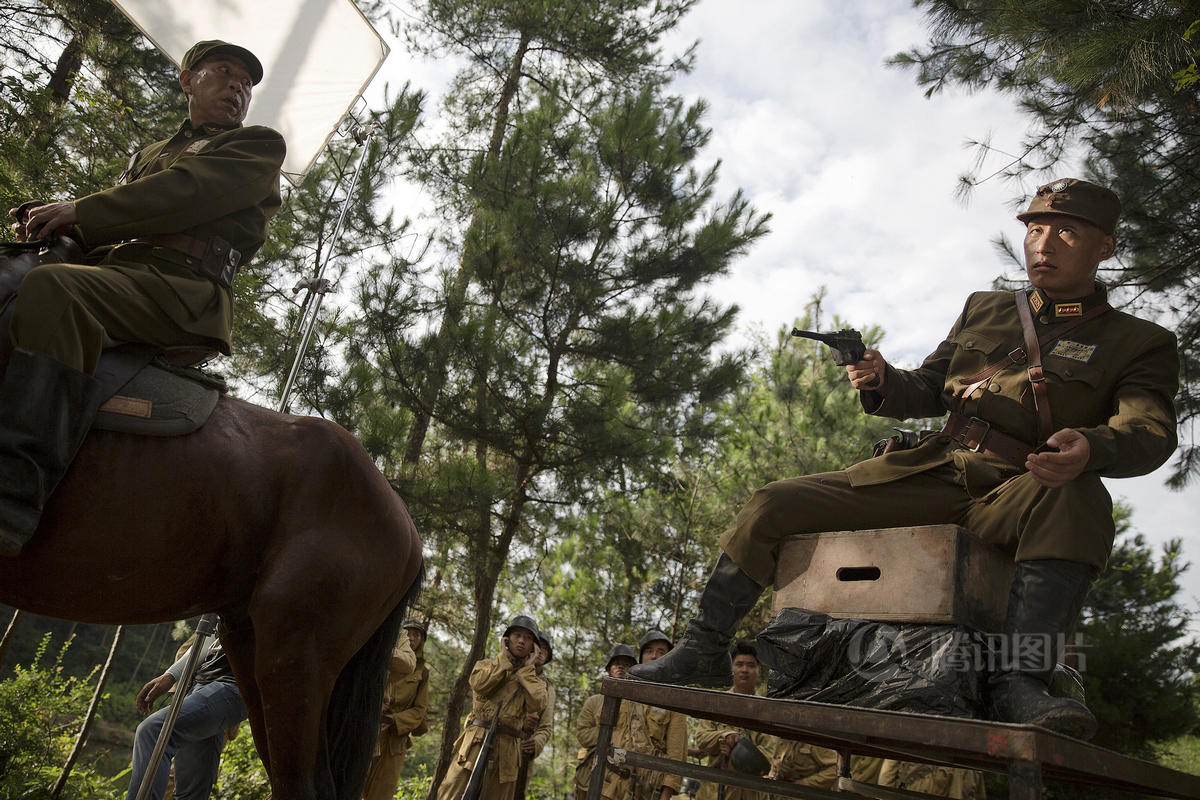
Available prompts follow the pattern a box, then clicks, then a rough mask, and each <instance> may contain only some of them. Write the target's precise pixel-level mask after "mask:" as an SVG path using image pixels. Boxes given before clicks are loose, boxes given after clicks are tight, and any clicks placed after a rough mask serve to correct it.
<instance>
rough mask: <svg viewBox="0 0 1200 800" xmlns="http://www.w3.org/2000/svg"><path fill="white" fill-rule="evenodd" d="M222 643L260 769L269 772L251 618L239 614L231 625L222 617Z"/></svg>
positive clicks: (265, 730) (269, 766) (269, 765)
mask: <svg viewBox="0 0 1200 800" xmlns="http://www.w3.org/2000/svg"><path fill="white" fill-rule="evenodd" d="M221 644H222V646H223V647H224V648H225V655H226V657H228V658H229V664H230V666H232V667H233V675H234V677H235V678H237V682H238V690H239V691H240V692H241V693H242V702H243V703H245V705H246V716H247V717H248V718H249V720H250V732H251V733H252V734H253V735H254V742H255V745H256V746H257V749H258V753H259V757H260V758H261V759H262V762H263V768H264V769H265V770H266V771H267V774H268V775H269V774H271V764H270V761H269V760H268V759H269V756H270V754H269V753H268V752H267V748H266V741H267V729H266V725H265V723H264V722H263V708H262V695H261V694H260V693H259V691H258V683H257V681H256V680H255V677H254V655H255V654H254V627H253V626H252V625H251V624H250V620H249V619H247V618H245V617H242V618H241V619H236V620H235V621H234V622H233V623H232V624H230V622H229V621H227V617H225V616H222V617H221Z"/></svg>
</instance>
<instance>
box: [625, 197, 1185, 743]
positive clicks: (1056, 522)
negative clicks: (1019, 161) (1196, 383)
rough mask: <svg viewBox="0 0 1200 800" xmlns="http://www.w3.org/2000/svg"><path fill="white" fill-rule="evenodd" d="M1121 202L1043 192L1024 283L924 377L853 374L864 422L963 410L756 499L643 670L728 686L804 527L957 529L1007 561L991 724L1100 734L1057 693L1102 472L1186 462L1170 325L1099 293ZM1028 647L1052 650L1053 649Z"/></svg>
mask: <svg viewBox="0 0 1200 800" xmlns="http://www.w3.org/2000/svg"><path fill="white" fill-rule="evenodd" d="M1120 212H1121V204H1120V201H1119V200H1118V198H1117V196H1116V195H1115V194H1114V193H1113V192H1112V191H1110V190H1109V189H1107V188H1105V187H1102V186H1098V185H1096V184H1094V183H1089V182H1087V181H1082V180H1076V179H1071V178H1067V179H1062V180H1057V181H1053V182H1051V183H1048V184H1046V185H1044V186H1042V187H1040V188H1039V189H1038V190H1037V193H1036V194H1035V195H1034V197H1033V199H1032V201H1031V202H1030V204H1029V208H1028V209H1027V210H1026V211H1024V212H1023V213H1021V214H1019V215H1018V216H1017V218H1018V219H1019V220H1020V221H1021V222H1023V223H1024V224H1025V226H1026V230H1025V239H1024V251H1025V269H1026V274H1027V276H1028V278H1029V283H1030V286H1029V287H1028V288H1026V289H1023V290H1021V291H1018V292H1016V293H1012V292H994V291H986V292H976V293H974V294H972V295H971V296H970V297H968V298H967V302H966V306H965V307H964V308H963V311H962V313H961V314H960V315H959V318H958V320H957V321H956V322H955V323H954V326H953V327H952V328H951V330H950V333H949V335H948V336H947V337H946V339H945V340H944V341H943V342H942V343H941V344H940V345H938V347H937V349H936V350H934V351H933V353H932V354H930V355H929V356H928V357H927V358H926V359H925V361H924V363H922V364H921V366H920V367H918V368H917V369H913V370H901V369H896V368H895V367H893V366H891V365H890V364H888V363H887V361H885V360H884V358H883V356H882V355H881V354H880V353H879V352H878V351H875V350H867V351H866V354H865V356H864V358H863V360H862V361H860V362H858V363H855V364H851V365H849V366H847V368H846V372H847V376H848V378H849V380H850V382H851V384H852V385H853V386H854V387H855V388H857V389H859V392H860V395H859V397H860V399H861V402H862V406H863V409H864V410H865V411H866V412H867V413H869V414H879V415H883V416H887V417H894V418H897V419H908V418H914V417H916V418H919V417H933V416H940V415H942V414H945V413H946V412H950V416H949V419H948V420H947V422H946V425H945V427H944V428H943V429H942V431H941V432H940V433H938V434H936V435H931V436H927V437H925V438H924V439H922V440H921V441H920V443H919V444H918V445H917V446H916V447H914V448H912V449H909V450H898V451H895V452H891V453H886V454H885V455H882V456H880V457H877V458H872V459H869V460H867V461H864V462H862V463H859V464H855V465H853V466H851V467H849V468H847V469H845V470H842V471H838V472H830V473H825V474H821V475H808V476H804V477H799V478H789V479H786V480H781V481H776V482H774V483H770V484H768V485H767V486H765V487H763V488H762V489H759V490H758V491H757V492H756V493H755V494H754V496H753V497H752V498H751V499H750V501H749V502H748V503H747V504H746V505H745V506H744V507H743V508H742V509H741V511H740V512H739V514H738V517H737V520H736V521H735V522H734V524H733V526H732V527H731V528H729V529H728V530H726V531H725V533H724V534H723V535H722V537H721V548H722V551H723V552H722V554H721V556H720V558H719V559H718V561H717V564H716V566H715V568H714V569H713V572H712V575H711V576H710V578H709V579H708V583H707V585H706V586H705V587H704V590H703V593H702V595H701V597H700V603H699V605H700V608H699V611H698V613H697V614H696V616H695V617H693V618H692V620H691V621H690V623H689V625H688V629H687V632H686V634H685V635H684V637H683V639H682V640H681V641H680V642H679V644H678V645H677V646H676V647H675V648H674V650H672V651H671V652H670V653H668V654H667V655H666V656H664V657H663V658H661V659H659V660H657V661H655V662H654V663H652V664H642V665H638V666H635V667H634V668H633V669H631V670H630V677H633V678H638V679H642V680H650V681H659V682H663V683H675V684H686V683H696V684H700V685H704V686H722V685H728V684H729V683H730V681H731V677H732V676H731V673H730V661H729V655H728V647H729V641H730V639H731V637H732V635H733V634H734V633H735V631H736V630H737V628H738V624H739V622H740V621H741V619H742V617H743V616H745V615H746V613H747V612H749V611H750V609H751V608H752V607H753V606H754V604H755V601H756V600H757V599H758V597H759V595H760V594H761V593H762V591H763V587H765V586H769V585H771V584H772V583H773V582H774V579H775V569H776V564H777V557H778V549H779V545H780V542H781V540H782V539H783V538H784V537H786V536H790V535H792V534H798V533H815V532H821V531H839V530H861V529H871V528H884V527H893V526H903V525H933V524H941V523H954V524H958V525H962V526H963V527H965V528H967V529H968V530H970V531H972V532H973V533H974V534H976V535H977V536H979V537H981V538H982V539H983V540H984V541H987V542H990V543H992V544H994V545H996V546H998V547H1000V548H1002V549H1003V550H1005V551H1007V552H1008V553H1010V554H1011V555H1012V556H1013V558H1014V560H1015V561H1016V573H1015V575H1014V578H1013V582H1012V588H1011V591H1010V595H1009V600H1008V617H1007V621H1006V623H1005V626H1004V634H1005V640H1006V649H1007V651H1008V653H1009V654H1010V656H1009V657H1007V658H1006V660H1005V661H1004V662H1003V663H1002V664H1001V665H1000V669H998V670H996V671H994V672H993V673H992V675H991V677H990V679H989V690H990V697H991V706H992V714H993V716H994V717H995V718H996V719H998V720H1000V721H1004V722H1018V723H1032V724H1038V725H1042V726H1044V727H1047V728H1050V729H1052V730H1055V731H1058V732H1060V733H1064V734H1067V735H1072V736H1076V737H1078V738H1089V737H1090V736H1091V735H1092V734H1093V733H1094V732H1095V727H1096V721H1095V718H1094V717H1093V716H1092V714H1091V712H1089V711H1088V709H1087V708H1086V707H1085V706H1083V705H1082V704H1081V703H1079V702H1076V701H1074V700H1070V699H1066V698H1058V697H1052V696H1050V694H1049V693H1048V691H1047V686H1048V681H1049V678H1050V675H1051V673H1052V671H1053V669H1054V665H1055V663H1056V662H1057V660H1058V657H1059V655H1060V651H1061V646H1062V641H1063V636H1062V634H1064V633H1065V632H1066V631H1067V630H1068V628H1069V627H1070V626H1072V625H1073V624H1074V622H1075V620H1076V618H1077V617H1078V615H1079V612H1080V609H1081V607H1082V604H1083V600H1084V596H1085V595H1086V594H1087V590H1088V588H1089V586H1090V585H1091V582H1092V580H1093V578H1094V577H1095V576H1096V574H1097V572H1098V571H1099V570H1100V569H1102V568H1103V567H1104V565H1105V562H1106V561H1107V559H1108V555H1109V552H1110V550H1111V549H1112V543H1113V537H1114V535H1115V530H1114V525H1113V519H1112V501H1111V499H1110V497H1109V494H1108V491H1107V490H1106V489H1105V487H1104V485H1103V483H1102V482H1101V480H1100V479H1101V477H1102V476H1103V477H1115V478H1120V477H1130V476H1135V475H1144V474H1146V473H1148V472H1151V471H1152V470H1154V469H1156V468H1157V467H1158V466H1160V465H1161V464H1163V462H1165V461H1166V459H1167V458H1168V457H1169V456H1170V455H1171V453H1172V452H1173V451H1174V450H1175V444H1176V430H1175V429H1176V419H1175V406H1174V398H1175V393H1176V391H1177V388H1178V380H1179V356H1178V351H1177V348H1176V341H1175V336H1174V334H1172V333H1171V332H1170V331H1168V330H1166V329H1164V328H1161V327H1159V326H1158V325H1155V324H1154V323H1151V322H1148V321H1146V320H1143V319H1139V318H1137V317H1134V316H1131V315H1129V314H1126V313H1123V312H1120V311H1116V310H1113V309H1112V308H1111V307H1110V306H1109V304H1108V297H1107V291H1106V289H1105V287H1104V285H1103V284H1100V283H1098V282H1096V270H1097V267H1098V266H1099V264H1100V262H1101V261H1104V260H1105V259H1107V258H1109V257H1111V256H1112V255H1113V253H1114V251H1115V249H1116V240H1115V238H1114V233H1115V228H1116V223H1117V219H1118V217H1119V215H1120ZM1022 641H1026V642H1030V643H1035V644H1037V643H1040V644H1045V643H1047V642H1049V643H1050V645H1051V646H1050V648H1049V649H1050V651H1051V652H1050V653H1049V654H1048V655H1047V653H1046V652H1045V649H1039V648H1038V647H1036V646H1027V647H1022Z"/></svg>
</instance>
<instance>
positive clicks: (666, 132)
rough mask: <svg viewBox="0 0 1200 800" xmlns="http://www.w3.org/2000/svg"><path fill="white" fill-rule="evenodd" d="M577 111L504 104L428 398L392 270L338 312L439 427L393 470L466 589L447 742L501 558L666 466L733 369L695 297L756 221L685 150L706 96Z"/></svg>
mask: <svg viewBox="0 0 1200 800" xmlns="http://www.w3.org/2000/svg"><path fill="white" fill-rule="evenodd" d="M586 111H587V113H586V114H579V113H577V109H576V108H575V107H572V106H569V105H567V104H565V103H563V102H562V101H561V100H560V99H559V98H558V97H556V96H555V95H553V94H550V93H544V94H540V95H538V96H537V97H536V102H532V103H530V104H529V106H528V108H527V109H526V110H523V111H521V112H519V113H515V114H513V115H512V117H511V118H510V122H509V124H510V125H511V133H510V134H509V136H508V137H507V138H506V140H505V142H504V145H503V147H502V148H501V150H500V151H499V153H497V155H496V158H495V167H494V169H493V170H491V171H490V173H489V174H491V175H492V176H493V180H490V181H488V182H485V183H482V184H480V185H478V186H475V187H474V188H473V195H472V205H471V211H470V213H471V216H472V217H473V221H472V224H471V226H470V228H469V231H468V234H467V235H468V237H469V239H470V241H468V242H465V243H464V245H463V247H464V248H465V249H466V250H469V251H471V252H474V253H476V256H474V264H473V268H472V277H473V287H472V289H471V291H469V292H465V293H464V294H463V296H462V298H461V303H462V304H461V307H460V308H459V310H458V312H457V317H456V321H455V322H454V323H453V324H451V323H450V322H449V321H448V320H447V319H445V318H443V320H442V323H441V325H442V330H441V333H440V334H438V335H439V336H441V337H442V338H443V341H444V342H445V343H446V345H447V346H448V349H447V351H446V359H445V369H446V373H445V377H444V380H443V382H442V389H441V393H440V396H439V398H438V399H437V401H436V402H435V403H433V404H431V405H427V404H426V398H427V395H426V393H425V389H426V385H425V384H423V383H422V381H421V380H420V378H421V377H422V376H424V375H425V374H426V371H427V370H428V369H430V366H429V361H428V357H429V353H428V344H429V339H428V338H426V337H421V336H420V335H413V333H412V332H411V331H408V330H406V329H404V328H402V327H399V326H398V325H397V313H398V312H397V310H396V309H397V305H398V303H397V299H398V297H399V296H402V295H403V293H404V292H405V291H407V290H406V289H405V282H404V281H403V280H402V279H399V278H397V277H396V276H395V275H393V274H391V273H390V271H388V270H381V271H379V272H377V273H373V274H372V276H371V280H370V281H369V282H365V283H364V284H363V293H362V294H361V296H360V298H359V306H360V307H361V309H362V313H361V316H360V317H358V318H357V319H355V320H354V322H353V324H352V325H351V326H349V327H350V328H351V329H352V330H353V331H354V344H353V346H352V347H350V348H349V349H348V351H349V352H351V353H352V354H353V357H352V358H351V361H350V364H349V368H350V372H351V374H365V373H366V371H367V368H368V367H369V368H370V369H373V370H377V371H378V374H379V380H378V385H379V386H381V387H383V391H384V392H385V393H386V394H387V396H388V397H389V398H390V399H391V401H392V402H395V403H396V404H398V405H399V406H401V407H403V408H404V409H407V410H408V411H409V412H410V413H412V414H413V415H414V416H416V415H418V414H422V413H423V414H427V415H428V417H429V419H430V420H431V423H432V424H431V428H430V435H429V438H428V439H427V440H426V442H427V444H426V449H427V450H428V453H427V455H426V456H425V457H424V458H423V459H422V462H421V464H420V465H419V467H420V468H419V469H418V470H417V471H415V473H414V472H412V471H409V470H407V469H406V470H403V474H402V475H401V476H400V477H399V479H398V482H399V483H400V485H401V490H402V494H403V495H404V496H405V497H406V498H407V499H409V501H410V502H411V504H412V506H413V507H414V508H415V509H416V510H417V513H418V515H419V521H418V525H419V528H420V529H421V530H423V531H424V532H425V535H426V537H427V543H430V544H432V546H433V548H434V549H435V550H436V551H437V552H438V554H439V555H438V557H437V558H435V559H434V563H435V566H434V569H433V574H432V576H431V580H430V584H431V592H432V593H434V594H433V597H434V598H435V600H434V602H433V603H432V605H433V606H434V607H435V608H436V607H437V606H440V605H442V603H440V602H438V601H437V598H439V597H441V596H442V595H441V594H440V593H441V592H448V593H450V594H452V595H453V594H457V602H455V603H454V604H453V605H451V604H450V603H446V604H445V606H447V607H458V606H461V605H462V598H464V597H466V598H469V599H470V601H471V602H470V604H469V605H470V608H471V615H470V616H469V617H467V618H464V617H461V616H456V617H454V618H449V619H446V620H444V622H445V623H446V624H447V627H448V628H449V629H450V630H452V631H456V632H458V633H460V634H461V635H462V636H463V637H464V638H469V639H470V641H471V647H470V649H469V651H468V652H467V654H466V658H465V660H464V663H463V667H462V671H461V672H460V674H459V679H458V683H457V684H456V686H455V688H454V690H452V692H451V697H450V705H449V707H448V708H447V710H446V715H447V716H446V719H447V727H446V730H445V731H444V733H443V748H444V749H443V753H444V754H446V753H447V752H448V748H449V745H450V743H451V742H452V741H453V739H454V736H455V735H456V734H457V724H456V723H457V721H458V717H459V715H460V713H461V709H462V706H463V702H464V700H465V696H466V679H467V677H468V675H469V673H470V668H471V665H472V664H473V663H474V661H476V660H478V659H479V658H481V657H483V656H484V655H485V652H486V649H487V645H488V641H489V639H490V638H491V632H492V629H493V614H494V609H495V599H496V593H497V589H498V586H499V582H500V578H501V575H502V573H503V572H504V570H505V569H506V567H507V566H508V564H509V557H510V554H512V553H513V552H514V550H515V551H516V552H523V551H525V549H526V548H528V547H532V546H537V545H538V544H539V543H540V542H542V541H543V540H544V539H546V538H551V537H553V536H554V531H553V528H554V525H555V524H556V521H557V518H558V516H559V515H560V514H561V513H567V512H568V511H570V510H572V509H577V508H580V507H582V506H585V505H586V503H587V498H586V497H583V496H581V492H583V491H585V490H586V488H587V487H588V486H590V485H594V483H595V482H596V481H598V480H601V479H602V476H608V475H612V474H614V472H615V471H617V470H618V469H619V468H620V466H621V465H623V464H627V463H630V462H632V461H638V460H640V461H643V462H646V463H655V462H659V463H661V462H662V461H663V459H665V458H666V456H667V455H668V454H669V446H670V443H671V441H672V440H673V438H674V437H675V436H677V435H678V428H679V423H678V420H680V419H685V418H686V417H687V414H686V409H688V408H689V407H690V406H691V405H693V404H695V403H702V402H707V401H709V400H711V399H712V398H716V397H719V396H721V395H722V394H724V393H725V392H727V391H728V390H729V389H730V388H732V386H733V385H734V383H735V382H736V380H737V379H738V376H739V374H740V370H739V367H738V364H737V362H736V360H735V359H733V358H731V357H714V355H713V354H712V349H713V346H714V345H715V344H716V343H717V342H718V341H720V339H721V338H722V337H723V336H724V335H725V334H726V333H727V332H728V330H729V328H730V326H731V324H732V321H733V309H730V308H725V307H721V306H720V305H718V304H716V303H714V302H713V301H711V300H710V299H708V298H706V297H703V295H702V294H701V293H702V291H703V289H704V286H705V283H706V282H707V281H708V280H710V279H711V278H712V277H713V276H715V275H719V274H721V273H722V272H724V271H725V270H726V269H727V268H728V267H729V265H730V263H731V262H732V260H733V259H734V258H736V257H737V256H738V255H740V254H741V253H743V252H744V251H745V249H746V248H747V247H748V246H749V245H750V243H751V242H753V241H754V240H755V239H757V238H758V237H759V236H761V235H762V234H763V233H764V232H765V230H766V227H765V223H766V220H765V219H764V218H763V217H762V216H761V215H759V214H757V213H755V212H754V211H753V209H751V208H750V207H749V205H748V204H747V202H746V201H745V200H744V199H743V198H742V197H741V196H740V195H735V196H734V197H732V198H730V199H728V200H727V201H725V202H722V203H718V202H716V201H715V200H714V198H713V187H714V185H715V182H716V171H715V168H710V169H704V170H701V169H698V168H697V167H696V166H695V165H694V161H695V160H696V159H697V157H698V152H699V149H700V147H702V146H703V144H704V142H705V140H706V138H707V135H708V134H707V130H706V129H705V128H704V127H703V125H702V112H703V108H702V106H699V105H694V106H686V105H685V104H683V103H682V102H681V101H679V100H678V99H676V98H671V97H669V96H666V95H665V94H664V93H663V92H662V90H661V88H660V87H656V86H651V87H647V88H645V89H643V90H641V91H638V92H635V93H629V94H625V95H622V96H619V97H616V98H611V99H607V100H603V101H601V100H596V101H594V102H593V103H592V104H591V105H590V106H589V107H588V108H587V109H586ZM453 280H455V278H453V277H450V278H448V279H447V282H448V283H451V282H453ZM435 290H436V287H435ZM376 292H379V293H378V294H377V293H376ZM434 296H435V297H438V296H439V295H437V294H436V291H435V292H434ZM445 302H450V301H445ZM420 303H421V300H420V298H419V297H418V299H417V304H418V305H419V304H420ZM443 308H444V306H443ZM369 384H370V381H364V384H363V385H369ZM364 439H365V440H367V441H378V442H384V441H385V437H376V436H366V437H364ZM385 447H386V450H385V452H384V453H382V454H381V462H382V463H385V464H387V463H391V464H395V463H398V462H399V463H400V464H401V465H402V466H403V462H404V454H403V453H399V452H397V451H396V449H395V447H394V446H392V447H387V446H386V445H385ZM443 553H444V554H445V560H442V557H441V554H443ZM535 596H536V595H535V594H534V593H526V594H524V596H523V597H521V598H520V599H519V600H518V602H520V603H522V605H518V606H517V608H518V609H523V608H527V607H528V606H527V605H524V604H527V603H531V602H532V601H534V599H535ZM441 621H442V620H439V622H441ZM438 774H439V775H440V774H441V770H439V771H438Z"/></svg>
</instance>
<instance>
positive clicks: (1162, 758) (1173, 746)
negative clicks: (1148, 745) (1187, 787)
mask: <svg viewBox="0 0 1200 800" xmlns="http://www.w3.org/2000/svg"><path fill="white" fill-rule="evenodd" d="M1158 763H1160V764H1162V765H1163V766H1165V767H1170V768H1171V769H1177V770H1179V771H1180V772H1188V773H1191V774H1192V775H1200V736H1180V737H1179V738H1178V739H1174V740H1172V741H1170V742H1167V743H1166V744H1164V745H1163V746H1162V747H1161V748H1160V750H1159V753H1158Z"/></svg>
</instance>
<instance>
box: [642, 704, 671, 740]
mask: <svg viewBox="0 0 1200 800" xmlns="http://www.w3.org/2000/svg"><path fill="white" fill-rule="evenodd" d="M670 721H671V712H670V711H667V710H666V709H665V708H651V709H649V710H648V711H647V712H646V733H647V734H649V735H650V740H651V741H653V742H654V746H655V747H656V748H658V749H659V750H663V749H665V748H666V746H667V725H668V724H669V723H670Z"/></svg>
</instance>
